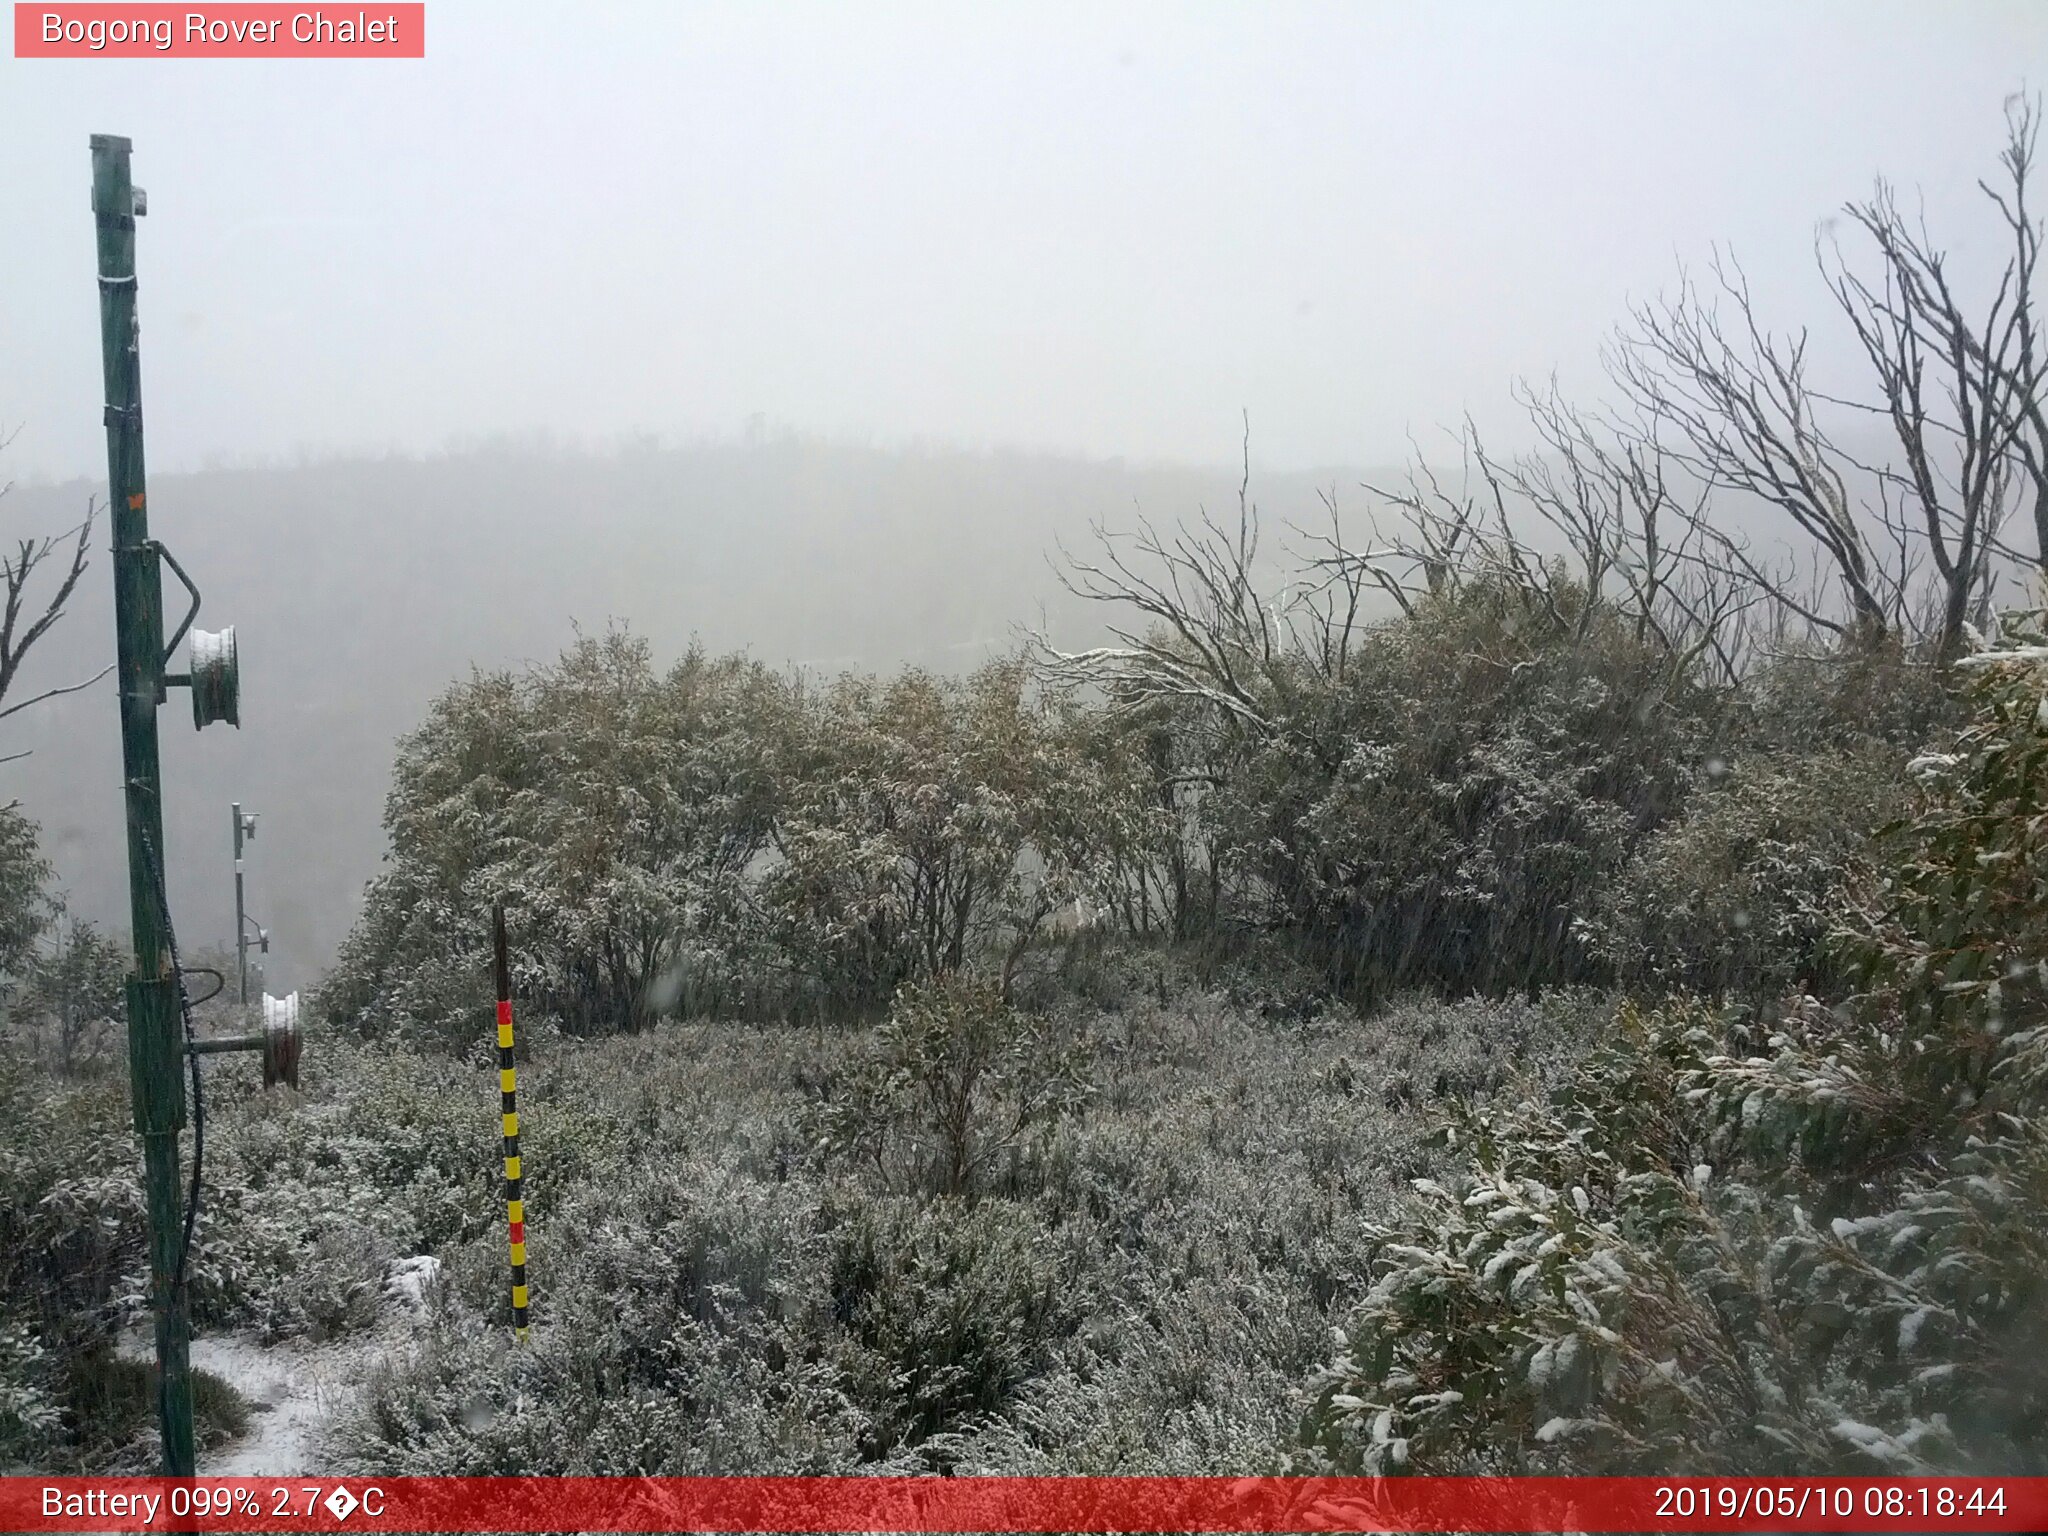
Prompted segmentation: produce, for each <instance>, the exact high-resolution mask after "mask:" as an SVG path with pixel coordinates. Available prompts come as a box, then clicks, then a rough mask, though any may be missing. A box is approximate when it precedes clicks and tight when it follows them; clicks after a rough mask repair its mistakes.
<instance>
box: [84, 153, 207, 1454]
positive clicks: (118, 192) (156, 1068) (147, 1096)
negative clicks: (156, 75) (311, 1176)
mask: <svg viewBox="0 0 2048 1536" xmlns="http://www.w3.org/2000/svg"><path fill="white" fill-rule="evenodd" d="M129 149H130V145H129V142H128V140H126V139H123V138H116V137H114V136H112V135H110V134H99V133H96V134H94V135H93V137H92V211H93V219H94V222H95V223H96V224H97V225H98V228H99V269H100V352H101V364H102V367H103V370H104V372H105V376H106V395H107V405H106V427H107V490H108V494H109V497H110V500H111V511H112V513H113V528H114V550H113V565H114V635H115V647H116V649H115V655H116V659H117V671H118V674H119V677H120V685H121V687H120V692H121V762H122V769H123V774H122V777H123V789H124V794H125V798H126V800H127V809H128V890H129V899H130V904H131V908H130V909H131V914H132V922H133V927H134V934H135V969H134V971H133V973H131V974H130V976H129V978H128V1062H129V1068H130V1071H131V1074H132V1082H133V1088H134V1096H135V1128H136V1130H137V1131H138V1132H139V1133H140V1134H141V1136H142V1161H143V1191H144V1193H145V1194H146V1195H147V1197H148V1201H149V1268H150V1279H151V1293H150V1299H151V1301H152V1303H153V1305H154V1307H155V1311H156V1358H157V1382H156V1386H157V1422H158V1424H159V1425H160V1427H161V1429H162V1432H163V1468H164V1475H165V1476H167V1477H190V1476H192V1474H193V1466H194V1463H193V1448H192V1376H191V1361H190V1341H191V1326H190V1321H189V1318H188V1317H187V1313H186V1305H185V1296H184V1292H183V1288H182V1287H181V1286H179V1285H178V1284H177V1276H178V1248H179V1244H180V1242H181V1241H182V1239H183V1235H184V1234H183V1229H182V1225H181V1222H180V1214H181V1213H180V1210H179V1204H180V1198H179V1197H180V1194H181V1188H180V1184H181V1181H180V1177H179V1173H180V1169H179V1159H178V1133H179V1132H180V1131H181V1130H183V1129H184V1126H185V1081H184V1078H183V1076H182V1075H181V1072H180V1068H181V1067H182V1066H183V1061H182V1052H181V1050H180V1045H181V1041H180V1039H179V1034H178V1005H177V979H176V977H175V976H174V975H173V974H172V968H171V956H170V948H169V945H168V944H167V943H166V942H165V934H164V910H163V901H162V897H161V894H160V891H161V887H162V883H163V881H164V879H165V875H164V863H163V858H164V826H163V805H162V800H161V795H160V789H161V784H162V778H161V775H160V774H159V771H158V767H157V736H156V711H157V706H158V705H159V704H160V703H162V702H163V697H164V664H163V644H164V620H163V585H162V580H161V576H160V573H159V571H158V568H157V557H156V552H155V550H154V548H153V547H152V546H151V544H150V542H149V516H148V512H147V510H146V508H145V502H144V487H143V468H142V369H141V363H140V361H139V358H138V354H137V329H136V320H135V215H136V213H137V212H138V211H139V208H138V203H139V198H138V196H137V194H136V192H135V189H134V185H133V183H132V182H131V181H130V179H129V169H128V154H129Z"/></svg>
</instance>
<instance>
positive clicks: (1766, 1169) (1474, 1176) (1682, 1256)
mask: <svg viewBox="0 0 2048 1536" xmlns="http://www.w3.org/2000/svg"><path fill="white" fill-rule="evenodd" d="M2031 654H2032V653H2031V652H2025V651H2023V652H2020V653H2018V657H2017V659H2011V660H1990V661H1987V662H1986V663H1985V665H1986V669H1987V672H1988V675H1987V676H1986V677H1985V679H1984V680H1983V681H1982V683H1981V684H1980V685H1979V687H1978V690H1977V692H1976V694H1975V699H1974V704H1975V716H1974V720H1973V722H1972V724H1971V726H1970V728H1969V729H1968V730H1967V731H1966V732H1965V733H1964V734H1963V736H1962V738H1961V740H1960V741H1959V742H1958V743H1957V744H1956V750H1955V751H1953V752H1952V753H1950V754H1947V760H1946V762H1945V763H1944V765H1943V767H1942V771H1941V772H1940V773H1939V774H1937V775H1935V776H1933V781H1932V783H1931V784H1930V786H1929V790H1928V793H1927V798H1926V802H1925V804H1924V806H1923V808H1922V809H1921V810H1920V812H1919V813H1918V814H1917V815H1916V816H1915V817H1914V818H1913V819H1912V820H1911V822H1910V824H1909V825H1908V826H1907V827H1906V828H1905V829H1904V830H1903V833H1902V835H1903V836H1904V838H1905V847H1904V849H1903V851H1902V853H1901V854H1900V855H1899V856H1897V857H1898V862H1897V864H1896V867H1895V869H1894V871H1893V873H1892V874H1891V876H1890V878H1889V879H1887V880H1885V881H1884V882H1883V884H1882V886H1881V887H1878V888H1876V889H1874V890H1872V891H1871V892H1870V893H1869V894H1868V896H1867V899H1866V901H1865V904H1864V909H1863V910H1862V912H1861V913H1860V914H1859V915H1858V916H1859V921H1860V925H1861V939H1860V941H1859V942H1856V943H1854V944H1850V945H1846V946H1845V958H1846V960H1847V963H1848V964H1849V965H1850V966H1851V974H1852V975H1853V976H1854V978H1855V979H1856V982H1857V985H1858V986H1859V988H1860V990H1859V992H1858V994H1857V995H1856V996H1855V997H1854V998H1853V999H1852V1000H1851V1001H1850V1003H1849V1004H1847V1005H1846V1006H1844V1007H1842V1008H1839V1009H1833V1008H1828V1007H1824V1006H1822V1005H1820V1004H1818V1003H1814V1002H1810V1001H1809V1002H1808V1003H1806V1004H1803V1005H1801V1006H1799V1007H1797V1008H1794V1009H1793V1010H1791V1011H1790V1012H1789V1014H1788V1015H1787V1016H1786V1017H1784V1018H1783V1019H1782V1021H1781V1022H1780V1024H1779V1025H1778V1027H1777V1029H1776V1030H1775V1032H1773V1033H1771V1034H1769V1036H1768V1037H1765V1036H1763V1035H1762V1034H1761V1033H1760V1032H1758V1031H1755V1030H1753V1029H1751V1028H1749V1027H1747V1026H1736V1027H1733V1028H1730V1027H1727V1026H1724V1025H1723V1023H1722V1022H1721V1021H1720V1020H1718V1019H1716V1018H1715V1017H1713V1016H1712V1015H1710V1014H1708V1013H1707V1012H1705V1011H1703V1010H1701V1009H1699V1008H1697V1007H1691V1006H1687V1005H1682V1004H1677V1005H1671V1006H1668V1007H1666V1008H1663V1009H1661V1010H1658V1011H1653V1012H1649V1013H1633V1014H1631V1015H1630V1016H1629V1024H1630V1027H1629V1029H1628V1031H1627V1032H1626V1033H1625V1034H1624V1035H1623V1036H1621V1037H1620V1038H1618V1039H1617V1040H1615V1041H1614V1042H1613V1043H1612V1044H1611V1045H1610V1046H1609V1048H1607V1049H1605V1050H1603V1051H1601V1052H1600V1053H1598V1054H1597V1055H1595V1056H1594V1057H1593V1058H1592V1059H1590V1060H1589V1061H1588V1062H1587V1063H1586V1066H1585V1068H1584V1070H1583V1071H1581V1072H1580V1073H1578V1074H1577V1075H1576V1076H1575V1077H1574V1078H1573V1079H1572V1081H1571V1082H1570V1083H1568V1084H1567V1085H1566V1086H1565V1087H1564V1088H1563V1090H1561V1091H1560V1092H1559V1093H1558V1094H1557V1095H1555V1096H1554V1097H1553V1098H1552V1099H1551V1100H1550V1101H1548V1102H1536V1101H1531V1102H1528V1103H1525V1104H1523V1105H1521V1106H1519V1107H1517V1108H1515V1109H1513V1110H1511V1111H1508V1112H1505V1113H1493V1112H1485V1111H1482V1112H1479V1113H1477V1114H1472V1115H1468V1116H1466V1117H1465V1118H1464V1120H1463V1123H1462V1124H1458V1125H1455V1126H1454V1127H1453V1128H1452V1134H1453V1136H1455V1137H1456V1138H1457V1140H1458V1144H1459V1146H1460V1148H1461V1150H1462V1151H1463V1152H1464V1154H1465V1156H1466V1160H1467V1161H1466V1166H1465V1168H1464V1170H1463V1171H1462V1172H1461V1173H1460V1174H1458V1175H1457V1176H1456V1177H1453V1178H1447V1179H1441V1180H1438V1181H1435V1182H1433V1183H1428V1184H1425V1185H1424V1186H1423V1187H1422V1193H1423V1195H1424V1197H1425V1201H1426V1204H1425V1206H1424V1208H1423V1210H1422V1211H1421V1212H1420V1213H1418V1215H1417V1217H1416V1219H1414V1220H1413V1221H1411V1222H1407V1223H1402V1224H1397V1225H1389V1226H1388V1227H1386V1228H1384V1229H1383V1230H1382V1231H1381V1233H1380V1247H1379V1257H1378V1261H1377V1264H1376V1267H1375V1279H1374V1283H1373V1288H1372V1290H1371V1292H1370V1293H1369V1294H1368V1296H1367V1297H1366V1299H1365V1301H1364V1302H1363V1303H1362V1304H1361V1305H1360V1306H1359V1308H1358V1309H1357V1311H1356V1312H1355V1314H1354V1315H1353V1317H1352V1319H1351V1321H1350V1323H1349V1325H1348V1327H1347V1329H1346V1331H1345V1334H1344V1341H1345V1347H1344V1350H1343V1353H1342V1354H1341V1355H1340V1357H1339V1358H1338V1359H1337V1360H1335V1361H1334V1362H1333V1363H1332V1364H1331V1365H1330V1366H1329V1368H1328V1369H1327V1370H1326V1371H1325V1373H1324V1374H1323V1376H1322V1378H1321V1380H1320V1382H1319V1383H1318V1386H1317V1391H1316V1395H1315V1399H1314V1403H1313V1406H1312V1408H1311V1410H1310V1412H1309V1414H1308V1417H1307V1420H1306V1422H1305V1425H1304V1430H1305V1433H1306V1435H1307V1437H1308V1440H1309V1442H1310V1444H1311V1446H1312V1448H1313V1449H1312V1454H1311V1456H1310V1457H1309V1458H1307V1459H1308V1460H1309V1461H1310V1462H1312V1463H1319V1464H1329V1463H1334V1464H1336V1465H1338V1466H1343V1467H1356V1468H1366V1469H1374V1470H1387V1471H1393V1470H1402V1469H1410V1468H1412V1469H1416V1470H1444V1469H1451V1468H1463V1467H1478V1468H1482V1469H1488V1470H1520V1469H1532V1470H1533V1469H1539V1468H1559V1469H1563V1470H1569V1471H1575V1472H1621V1471H1644V1472H1647V1471H1653V1470H1654V1471H1658V1472H1671V1471H1681V1470H1682V1471H1714V1470H1719V1471H1746V1472H1751V1473H1757V1472H1775V1471H1786V1472H1809V1473H1810V1472H1819V1471H1827V1470H1844V1471H1879V1472H1900V1471H1929V1470H1951V1469H1970V1470H1979V1469H1981V1470H1997V1471H2003V1472H2023V1471H2026V1472H2032V1471H2040V1470H2041V1469H2042V1468H2044V1467H2048V1385H2044V1378H2043V1377H2042V1375H2041V1373H2040V1371H2039V1369H2038V1349H2039V1341H2040V1339H2041V1338H2042V1337H2044V1336H2048V1236H2044V1234H2048V1134H2044V1131H2043V1128H2042V1127H2043V1118H2042V1117H2043V1112H2044V1110H2048V976H2044V975H2043V972H2042V967H2041V964H2040V960H2039V957H2040V955H2041V954H2042V953H2043V945H2044V943H2048V878H2044V876H2048V705H2044V704H2043V703H2042V699H2043V697H2044V688H2048V678H2044V677H2043V675H2042V669H2041V667H2040V666H2039V665H2038V664H2037V663H2034V662H2033V661H2031V660H2030V659H2029V658H2030V656H2031Z"/></svg>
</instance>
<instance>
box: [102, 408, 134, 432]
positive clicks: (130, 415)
mask: <svg viewBox="0 0 2048 1536" xmlns="http://www.w3.org/2000/svg"><path fill="white" fill-rule="evenodd" d="M100 421H101V423H102V425H105V426H109V427H123V426H125V427H131V428H133V429H134V430H135V431H137V432H140V431H141V430H142V405H141V402H139V401H138V402H137V403H135V404H134V405H110V406H107V407H105V408H104V410H103V411H102V412H101V414H100Z"/></svg>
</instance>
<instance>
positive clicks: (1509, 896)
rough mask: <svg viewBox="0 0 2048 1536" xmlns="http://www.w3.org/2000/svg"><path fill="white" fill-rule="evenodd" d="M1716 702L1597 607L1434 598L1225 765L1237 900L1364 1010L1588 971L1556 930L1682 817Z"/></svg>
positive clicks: (1224, 801) (1456, 595) (1571, 931)
mask: <svg viewBox="0 0 2048 1536" xmlns="http://www.w3.org/2000/svg"><path fill="white" fill-rule="evenodd" d="M1714 704H1715V701H1714V699H1713V698H1712V697H1711V696H1710V695H1709V694H1708V693H1707V692H1705V691H1704V690H1702V689H1700V688H1698V687H1697V686H1696V685H1695V684H1694V683H1693V682H1692V681H1691V680H1690V679H1689V678H1688V677H1687V676H1686V674H1685V673H1684V671H1683V670H1682V669H1679V670H1677V671H1676V672H1674V666H1673V662H1672V659H1671V657H1670V656H1669V655H1667V654H1666V653H1664V652H1663V651H1661V650H1660V649H1658V648H1657V647H1655V646H1654V645H1651V644H1649V643H1647V642H1645V641H1643V640H1642V639H1640V638H1639V637H1637V636H1636V635H1634V634H1633V633H1632V632H1630V631H1629V630H1628V629H1627V628H1626V627H1625V626H1623V625H1622V624H1621V623H1620V622H1619V620H1618V619H1616V617H1615V616H1614V615H1613V614H1612V613H1611V612H1608V611H1605V610H1597V611H1596V612H1595V613H1594V614H1593V615H1591V616H1590V617H1588V619H1587V622H1585V623H1583V624H1581V623H1578V622H1576V619H1575V616H1574V614H1573V613H1572V612H1571V611H1570V610H1569V609H1568V608H1567V609H1565V610H1561V611H1555V612H1553V611H1550V610H1547V609H1545V608H1544V607H1542V606H1541V605H1537V604H1535V603H1534V602H1533V600H1532V599H1531V598H1530V597H1529V596H1528V594H1526V593H1523V592H1520V591H1518V590H1515V589H1512V588H1508V587H1502V586H1498V585H1495V584H1491V583H1487V582H1483V581H1477V580H1475V581H1473V582H1471V583H1469V584H1466V585H1463V586H1460V587H1456V588H1453V589H1450V590H1447V591H1446V592H1445V593H1443V594H1441V595H1440V596H1436V597H1432V598H1430V599H1429V600H1428V601H1426V602H1424V603H1420V604H1418V605H1417V608H1416V612H1415V613H1414V615H1413V616H1412V617H1403V618H1399V619H1395V620H1391V621H1388V622H1386V623H1383V624H1379V625H1376V626H1373V627H1372V628H1371V629H1369V630H1368V631H1366V632H1365V634H1364V636H1363V638H1362V639H1360V640H1358V641H1356V642H1355V651H1354V654H1352V655H1351V657H1350V658H1349V661H1348V664H1347V666H1346V668H1345V670H1344V672H1343V673H1342V674H1341V676H1340V677H1337V678H1334V679H1327V680H1324V679H1312V678H1309V677H1307V676H1304V677H1303V678H1302V679H1301V681H1300V685H1299V687H1298V688H1295V689H1293V690H1291V691H1290V693H1289V695H1288V697H1286V698H1285V699H1280V700H1276V701H1275V707H1276V708H1278V709H1282V710H1284V712H1285V726H1286V728H1285V729H1276V730H1274V731H1273V732H1271V733H1270V734H1268V735H1266V736H1264V737H1261V738H1258V739H1250V738H1247V739H1246V741H1245V743H1244V745H1243V747H1242V749H1241V751H1240V752H1239V753H1238V754H1237V755H1236V756H1235V757H1234V758H1233V759H1232V760H1231V761H1230V763H1229V765H1228V768H1227V772H1226V773H1225V775H1224V777H1225V779H1226V783H1225V785H1224V787H1223V788H1222V789H1220V790H1219V791H1218V796H1217V800H1218V804H1217V805H1216V807H1214V808H1213V809H1212V811H1211V814H1212V815H1213V816H1214V818H1215V819H1216V820H1217V822H1218V823H1219V824H1220V826H1221V827H1222V829H1223V846H1224V861H1225V866H1226V869H1227V871H1228V872H1229V875H1230V878H1231V886H1232V889H1233V890H1234V891H1235V892H1236V900H1237V902H1238V904H1239V907H1240V910H1241V911H1242V912H1243V915H1245V916H1247V917H1249V918H1252V919H1254V920H1256V921H1258V922H1261V923H1263V924H1266V925H1269V926H1277V927H1279V928H1281V929H1283V930H1285V931H1288V932H1290V933H1293V934H1295V935H1297V936H1298V937H1299V938H1300V939H1301V940H1303V941H1304V942H1305V943H1306V944H1307V946H1308V948H1309V951H1310V952H1311V953H1312V954H1313V955H1315V956H1316V958H1317V959H1318V961H1319V962H1320V963H1321V964H1322V965H1323V966H1324V967H1325V968H1326V970H1327V972H1328V974H1329V975H1330V976H1331V978H1332V979H1333V981H1334V982H1335V983H1336V984H1337V985H1339V986H1340V987H1341V988H1343V989H1344V990H1346V991H1347V992H1349V993H1351V994H1352V995H1354V996H1358V997H1362V998H1366V999H1372V998H1377V997H1381V996H1384V995H1385V994H1386V993H1387V992H1388V991H1390V990H1399V989H1402V988H1407V987H1416V986H1427V987H1433V988H1439V989H1445V990H1449V991H1453V992H1456V991H1469V990H1483V991H1499V990H1507V989H1514V988H1528V987H1533V986H1538V985H1543V984H1556V983H1560V982H1570V981H1576V980H1585V979H1590V978H1592V977H1594V976H1596V975H1597V974H1598V971H1599V969H1600V967H1599V965H1598V962H1597V961H1596V960H1595V958H1594V957H1592V956H1590V955H1589V954H1588V953H1587V952H1586V949H1585V947H1584V945H1583V943H1582V941H1581V938H1580V935H1579V933H1578V931H1577V929H1576V928H1575V926H1574V920H1575V919H1576V918H1578V917H1580V916H1582V915H1583V914H1585V913H1586V912H1588V911H1589V910H1590V909H1591V906H1592V904H1593V901H1594V899H1595V898H1596V896H1597V895H1598V893H1599V892H1600V890H1601V889H1602V887H1603V886H1604V885H1605V884H1606V882H1607V881H1609V880H1610V879H1611V878H1612V877H1613V874H1614V872H1615V871H1616V870H1617V869H1618V868H1619V867H1620V866H1621V865H1622V863H1623V862H1624V861H1625V860H1626V859H1627V858H1628V856H1629V855H1630V854H1631V853H1632V852H1633V851H1634V849H1635V847H1636V846H1637V844H1638V843H1639V842H1640V840H1641V839H1642V837H1643V836H1644V835H1645V834H1646V833H1647V832H1649V831H1650V830H1651V829H1653V828H1654V827H1656V826H1657V825H1658V824H1659V823H1660V822H1662V821H1663V820H1664V819H1665V818H1666V817H1668V816H1669V815H1671V814H1672V813H1673V812H1674V811H1675V810H1676V809H1677V808H1678V806H1679V804H1680V802H1681V800H1682V796H1683V792H1684V788H1685V783H1684V777H1683V766H1684V764H1685V763H1686V762H1687V761H1689V760H1690V759H1691V758H1692V756H1693V755H1694V752H1695V749H1696V747H1697V744H1698V742H1699V741H1700V740H1701V739H1702V737H1703V735H1704V733H1705V730H1706V726H1705V721H1706V717H1707V716H1708V714H1709V713H1710V712H1711V710H1712V708H1713V707H1714Z"/></svg>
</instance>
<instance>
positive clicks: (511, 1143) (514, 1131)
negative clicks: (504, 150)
mask: <svg viewBox="0 0 2048 1536" xmlns="http://www.w3.org/2000/svg"><path fill="white" fill-rule="evenodd" d="M491 947H492V948H493V950H495V951H496V955H495V959H496V963H497V972H498V1093H499V1098H500V1107H501V1112H502V1113H503V1115H504V1117H505V1220H506V1222H507V1224H508V1229H509V1232H510V1235H511V1239H512V1336H513V1337H514V1338H515V1339H523V1338H525V1337H526V1202H525V1201H524V1200H522V1199H521V1198H520V1196H519V1177H520V1171H519V1076H518V1073H517V1071H516V1070H515V1069H514V1067H513V1065H512V967H511V964H510V962H509V961H508V960H507V959H506V957H505V905H504V903H503V902H494V903H492V905H491Z"/></svg>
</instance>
